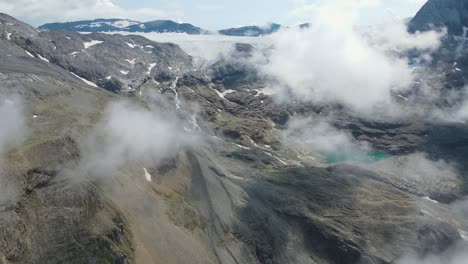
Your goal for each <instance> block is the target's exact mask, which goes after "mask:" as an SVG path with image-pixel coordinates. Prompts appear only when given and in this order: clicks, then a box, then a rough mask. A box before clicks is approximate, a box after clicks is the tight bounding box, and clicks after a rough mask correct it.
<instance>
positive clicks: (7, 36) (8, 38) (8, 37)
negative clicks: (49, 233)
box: [6, 32, 11, 40]
mask: <svg viewBox="0 0 468 264" xmlns="http://www.w3.org/2000/svg"><path fill="white" fill-rule="evenodd" d="M6 38H7V40H11V33H8V32H7V35H6Z"/></svg>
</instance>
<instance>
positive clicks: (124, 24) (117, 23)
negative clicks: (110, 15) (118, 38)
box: [110, 20, 139, 28]
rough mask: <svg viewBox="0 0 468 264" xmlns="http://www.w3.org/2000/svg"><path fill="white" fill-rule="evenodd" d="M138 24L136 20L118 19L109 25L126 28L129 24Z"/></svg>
mask: <svg viewBox="0 0 468 264" xmlns="http://www.w3.org/2000/svg"><path fill="white" fill-rule="evenodd" d="M138 24H139V23H138V22H133V21H129V20H119V21H115V22H112V23H111V24H110V25H111V26H114V27H116V28H127V27H129V26H133V25H138Z"/></svg>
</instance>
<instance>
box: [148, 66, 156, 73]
mask: <svg viewBox="0 0 468 264" xmlns="http://www.w3.org/2000/svg"><path fill="white" fill-rule="evenodd" d="M155 66H156V63H150V65H149V66H148V71H147V72H146V74H151V70H152V69H153V68H154V67H155Z"/></svg>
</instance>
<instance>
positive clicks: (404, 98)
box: [397, 94, 408, 102]
mask: <svg viewBox="0 0 468 264" xmlns="http://www.w3.org/2000/svg"><path fill="white" fill-rule="evenodd" d="M397 96H398V97H399V98H401V99H403V100H405V102H408V98H406V97H404V96H403V95H401V94H399V95H397Z"/></svg>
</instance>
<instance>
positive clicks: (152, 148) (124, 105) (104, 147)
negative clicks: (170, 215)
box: [80, 102, 196, 175]
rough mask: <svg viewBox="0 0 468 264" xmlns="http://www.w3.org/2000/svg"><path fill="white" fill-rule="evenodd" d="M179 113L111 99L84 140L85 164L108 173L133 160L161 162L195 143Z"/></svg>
mask: <svg viewBox="0 0 468 264" xmlns="http://www.w3.org/2000/svg"><path fill="white" fill-rule="evenodd" d="M194 142H196V140H195V139H194V136H192V135H189V134H187V133H185V132H184V130H183V126H182V124H181V122H180V121H179V120H178V118H177V116H175V115H173V114H170V113H163V112H161V110H158V111H151V110H148V109H145V108H143V107H141V106H136V105H132V104H130V103H128V102H117V103H111V104H110V105H109V106H108V107H107V109H106V112H105V114H104V117H103V119H102V120H101V122H100V123H99V124H98V125H97V126H96V129H95V131H94V132H93V133H92V134H91V135H90V136H89V137H88V139H87V140H86V142H84V144H83V150H84V151H83V161H82V165H81V166H80V167H81V168H84V169H87V170H88V171H89V172H93V174H94V175H101V174H104V175H106V174H108V173H109V172H112V171H115V170H118V169H120V168H122V167H124V166H125V165H127V164H128V163H131V162H144V163H145V162H148V163H151V164H152V165H157V162H159V161H161V160H163V159H165V158H168V157H171V156H172V155H175V154H177V152H178V151H179V150H180V149H181V148H182V147H184V146H187V145H194Z"/></svg>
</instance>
